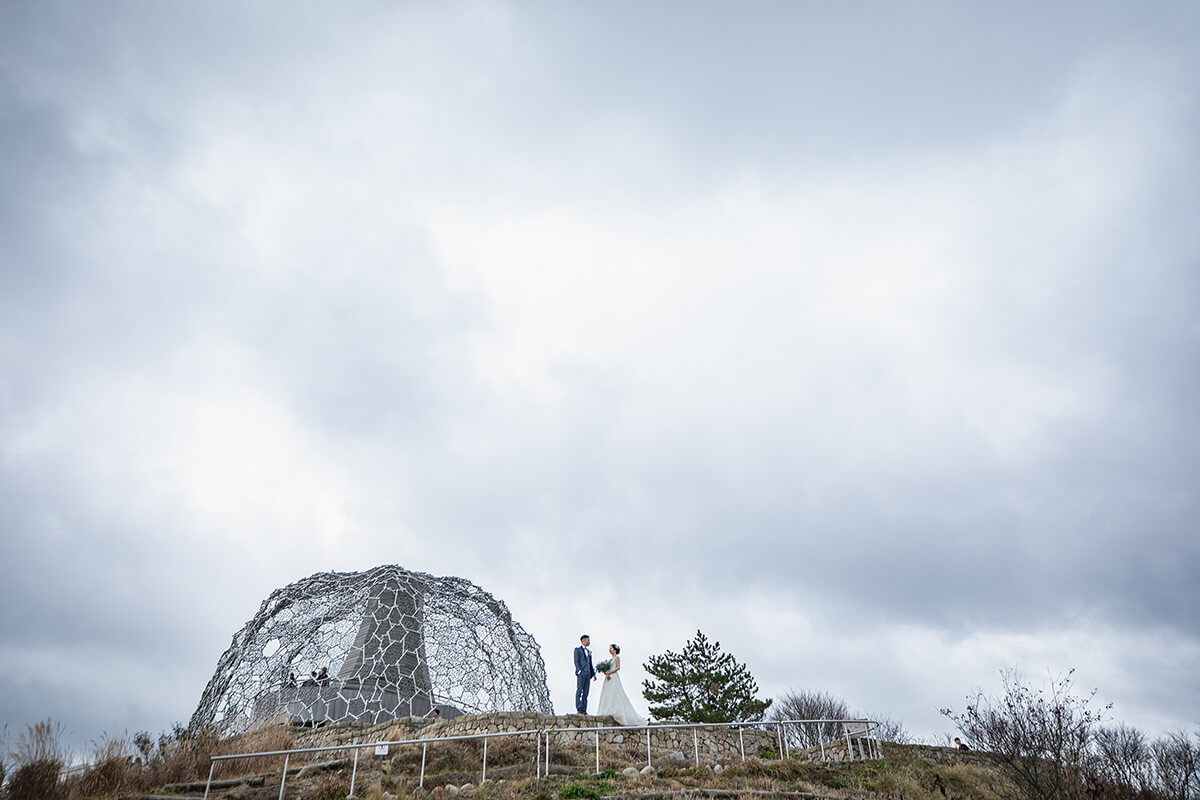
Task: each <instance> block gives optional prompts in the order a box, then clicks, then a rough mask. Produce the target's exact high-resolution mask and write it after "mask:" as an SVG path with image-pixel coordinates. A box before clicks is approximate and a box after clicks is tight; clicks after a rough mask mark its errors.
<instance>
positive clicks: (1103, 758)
mask: <svg viewBox="0 0 1200 800" xmlns="http://www.w3.org/2000/svg"><path fill="white" fill-rule="evenodd" d="M1092 776H1093V779H1094V780H1095V782H1096V783H1097V785H1098V786H1099V787H1102V788H1103V790H1104V791H1105V793H1106V796H1109V797H1112V798H1113V800H1124V798H1137V797H1141V796H1143V795H1145V794H1147V793H1149V792H1150V791H1151V789H1152V788H1153V786H1154V774H1153V770H1152V765H1151V759H1150V744H1149V742H1148V741H1147V740H1146V736H1145V734H1143V733H1142V732H1141V731H1139V730H1138V729H1137V728H1134V727H1131V726H1129V725H1125V724H1124V723H1119V724H1117V725H1114V726H1112V727H1107V728H1100V729H1099V730H1097V731H1096V735H1095V754H1094V758H1093V759H1092Z"/></svg>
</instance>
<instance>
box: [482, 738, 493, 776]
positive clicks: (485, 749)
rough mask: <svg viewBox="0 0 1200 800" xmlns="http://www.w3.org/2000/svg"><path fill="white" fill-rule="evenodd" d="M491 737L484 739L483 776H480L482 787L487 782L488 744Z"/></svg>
mask: <svg viewBox="0 0 1200 800" xmlns="http://www.w3.org/2000/svg"><path fill="white" fill-rule="evenodd" d="M489 738H491V737H488V736H485V737H483V774H482V775H480V776H479V784H480V785H481V786H482V785H483V784H484V783H486V782H487V743H488V739H489Z"/></svg>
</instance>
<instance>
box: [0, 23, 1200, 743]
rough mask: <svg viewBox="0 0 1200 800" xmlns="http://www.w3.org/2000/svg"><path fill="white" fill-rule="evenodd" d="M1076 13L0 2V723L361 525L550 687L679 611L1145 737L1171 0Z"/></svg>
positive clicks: (215, 642) (131, 695) (1157, 507)
mask: <svg viewBox="0 0 1200 800" xmlns="http://www.w3.org/2000/svg"><path fill="white" fill-rule="evenodd" d="M1084 10H1085V9H1081V8H1071V7H1066V6H1063V7H1058V8H1055V9H1049V10H1047V9H1037V10H1034V9H1033V8H1028V9H1015V10H1013V9H1009V8H1006V11H1005V12H1004V14H999V13H997V14H991V12H988V11H986V10H983V11H981V10H979V9H973V10H970V11H967V10H964V9H959V8H953V9H951V8H938V7H936V6H931V5H921V6H912V7H910V8H908V9H902V10H897V9H891V10H885V11H879V12H878V14H875V15H872V16H871V18H861V19H860V18H858V17H852V14H853V13H857V12H851V11H849V10H848V9H843V8H836V9H834V8H822V9H819V10H818V9H812V8H806V7H802V6H792V5H788V6H780V7H777V8H773V9H766V10H763V11H762V13H760V14H757V15H753V16H751V15H730V14H729V13H728V11H727V10H723V9H720V8H719V7H715V6H714V7H700V8H696V7H694V6H689V7H688V8H687V9H680V8H672V7H671V6H669V5H667V6H656V7H655V8H654V9H651V10H646V9H635V8H633V7H630V8H620V7H607V8H605V9H604V10H603V11H600V10H597V9H584V8H570V7H564V6H561V5H557V4H554V5H551V4H547V5H545V6H541V7H537V6H518V7H514V8H505V7H503V6H492V7H486V8H484V7H479V6H472V5H470V4H463V5H459V6H451V7H444V8H442V9H439V10H437V11H424V10H421V9H412V8H405V9H393V8H390V7H387V6H374V5H371V4H364V5H362V6H360V7H358V8H356V9H354V10H352V11H343V12H341V15H340V17H339V18H338V19H336V20H334V19H330V18H329V17H328V11H327V9H324V8H322V7H320V6H308V7H305V6H301V7H298V8H297V7H294V6H290V7H289V9H287V13H282V12H281V10H280V9H272V8H270V7H267V6H261V7H258V8H255V9H245V8H242V7H241V6H238V5H236V4H235V5H231V6H229V7H227V8H224V9H217V8H214V7H212V6H204V7H200V6H196V7H182V6H171V7H166V6H164V7H152V8H147V7H135V6H133V5H127V6H117V7H108V8H105V9H102V10H101V9H80V8H78V7H74V6H69V5H66V4H63V5H54V4H41V5H39V6H37V7H36V8H35V7H32V6H29V7H5V9H4V10H3V11H0V143H2V145H3V146H2V147H0V171H2V172H3V174H4V175H5V180H4V181H3V182H0V243H2V246H0V533H2V536H3V547H4V556H5V557H4V558H3V559H2V560H0V591H3V595H2V596H0V632H2V636H0V643H2V644H0V647H2V649H3V653H2V655H3V660H4V662H5V663H6V664H9V665H12V666H11V667H10V668H9V669H8V671H7V673H6V675H5V677H4V681H5V685H4V686H2V687H0V698H3V699H0V719H2V720H3V721H5V722H8V723H10V726H16V727H19V726H20V725H21V724H23V723H26V722H31V721H34V720H37V719H40V718H43V717H45V716H46V715H52V716H55V717H57V718H61V719H63V720H64V721H65V722H66V723H67V724H68V727H69V728H70V729H71V730H72V732H73V734H72V735H73V736H74V737H75V741H76V742H78V743H82V742H84V741H86V740H88V739H91V738H94V737H95V736H97V735H98V733H99V731H100V730H109V731H110V732H111V731H117V730H120V729H124V728H128V729H130V730H134V729H138V728H151V729H156V728H162V727H165V726H167V725H169V724H170V722H172V721H174V720H182V719H185V718H186V717H187V716H188V715H189V714H190V712H191V710H192V707H193V706H194V703H195V702H196V700H197V699H198V697H199V692H200V690H201V688H202V687H203V684H204V681H205V680H206V679H207V677H208V673H209V671H210V670H211V669H212V667H213V665H214V664H215V661H216V658H217V656H218V655H219V654H220V652H221V651H222V650H223V649H224V648H225V647H226V646H227V645H228V640H229V636H230V635H231V634H232V633H233V632H234V631H235V630H237V629H238V628H239V627H240V626H241V624H242V623H243V622H244V621H245V620H246V619H248V618H249V617H250V615H251V614H252V613H253V611H254V609H255V608H257V605H258V603H259V602H260V601H261V600H262V598H264V597H265V596H266V595H267V594H268V593H269V592H270V590H271V589H272V588H274V587H275V586H279V585H283V584H285V583H288V582H290V581H292V580H295V579H297V578H299V577H302V576H304V575H307V574H310V573H312V572H315V571H318V570H324V569H363V568H366V567H369V566H372V565H374V564H377V563H387V562H398V563H401V564H404V565H405V566H407V567H409V568H413V569H423V570H427V571H431V572H435V573H439V574H442V573H454V574H462V575H464V576H466V577H469V578H471V579H472V580H475V581H477V582H478V583H480V584H481V585H483V586H484V587H485V588H488V589H489V590H491V591H494V592H495V593H497V594H498V595H499V596H501V597H504V598H506V599H507V600H508V601H509V603H510V605H511V606H512V608H513V612H514V615H515V616H516V617H517V618H518V619H520V620H521V621H522V622H523V624H525V625H526V627H527V628H529V629H530V630H531V632H532V633H534V635H535V636H536V637H538V638H539V640H540V641H541V642H542V644H543V647H544V648H545V649H546V652H545V655H546V657H547V662H548V666H549V669H550V677H551V682H552V693H553V696H554V698H555V699H556V701H557V704H558V706H559V707H563V706H564V705H565V703H566V700H565V698H566V696H567V695H568V694H569V690H568V689H567V688H565V687H566V686H567V685H568V684H569V674H568V673H566V671H565V670H566V668H565V658H563V659H559V658H558V657H557V655H558V653H559V652H560V651H562V652H565V649H564V648H566V647H568V646H569V644H570V641H571V640H572V639H573V638H574V637H575V636H577V635H578V632H579V631H578V630H577V629H578V628H580V627H586V628H590V629H594V630H592V632H593V633H594V634H595V635H596V636H597V637H598V638H600V639H609V638H619V639H622V640H623V642H622V643H623V645H625V646H626V647H627V648H628V650H629V652H630V653H632V654H634V656H635V658H633V659H630V660H631V661H633V660H642V656H640V655H637V654H646V653H650V652H656V651H661V650H662V649H665V648H678V647H679V646H681V645H682V642H683V640H684V639H685V638H686V637H687V636H690V635H691V634H692V633H693V632H694V631H695V629H696V628H697V627H702V628H704V629H705V630H706V632H708V633H709V634H711V635H713V636H714V637H716V638H718V639H720V640H722V641H723V642H724V643H725V644H726V645H727V646H728V647H729V648H730V649H731V650H733V652H735V653H736V654H737V655H739V657H743V658H744V659H745V660H747V661H748V662H749V663H750V665H751V666H752V668H754V669H755V672H756V675H758V677H759V678H760V683H761V684H762V685H763V687H764V691H766V692H768V693H772V694H777V693H778V692H780V691H783V690H786V689H787V688H789V687H791V686H800V685H810V686H813V687H816V688H828V689H830V690H832V691H835V692H839V693H842V694H845V695H846V696H847V697H848V699H849V700H850V702H851V705H854V706H860V707H863V708H869V709H871V710H872V711H875V712H882V713H889V714H892V715H895V716H902V717H905V718H906V719H907V720H909V721H910V724H912V725H914V726H915V727H916V728H917V730H918V732H920V733H923V734H932V733H934V732H936V731H938V730H940V726H941V722H940V720H938V718H937V715H936V708H937V706H938V705H941V704H946V703H952V702H953V701H954V700H955V699H957V697H958V696H960V695H964V694H966V693H967V692H968V691H969V690H970V689H971V688H973V687H974V686H975V685H978V684H984V683H987V682H989V681H992V680H993V677H994V674H995V670H996V669H997V668H998V667H999V666H1002V665H1004V664H1006V663H1012V664H1015V665H1017V666H1022V667H1024V668H1025V669H1027V671H1029V672H1031V673H1038V672H1040V671H1041V670H1043V669H1045V668H1051V669H1066V668H1069V667H1071V666H1078V667H1080V671H1081V673H1082V674H1084V675H1085V676H1086V675H1087V674H1088V673H1091V674H1092V675H1094V676H1095V678H1096V682H1097V684H1101V683H1102V682H1103V681H1108V682H1109V684H1108V685H1107V686H1105V685H1102V687H1101V688H1102V689H1105V690H1106V691H1108V692H1109V693H1110V694H1111V695H1113V698H1112V699H1114V700H1115V701H1116V702H1117V704H1118V705H1117V709H1118V714H1119V715H1120V716H1123V717H1125V718H1128V719H1130V720H1133V721H1135V722H1137V723H1139V724H1143V725H1151V726H1158V727H1166V726H1170V725H1178V724H1187V723H1188V722H1189V721H1190V720H1189V719H1187V717H1186V713H1187V712H1186V708H1187V704H1186V703H1183V704H1180V703H1179V702H1178V700H1179V698H1195V697H1196V695H1197V692H1198V691H1200V688H1198V686H1197V683H1196V681H1195V680H1194V678H1193V677H1192V676H1191V675H1189V674H1187V673H1186V671H1179V670H1177V669H1175V668H1174V667H1173V665H1175V664H1177V663H1178V662H1179V657H1178V654H1179V653H1181V652H1191V651H1193V650H1195V649H1196V648H1197V646H1198V634H1200V630H1198V629H1197V627H1196V622H1195V620H1194V618H1193V615H1190V614H1189V613H1188V612H1189V610H1190V609H1191V608H1193V607H1194V606H1195V605H1196V604H1197V601H1198V600H1200V598H1198V597H1197V596H1196V594H1197V590H1196V588H1195V581H1194V580H1192V579H1191V576H1192V575H1193V574H1194V573H1195V571H1196V570H1197V568H1198V567H1200V545H1197V544H1196V542H1195V541H1194V540H1195V537H1194V536H1192V535H1190V529H1191V528H1192V527H1194V526H1192V525H1191V520H1193V519H1194V518H1195V516H1196V512H1197V510H1198V509H1197V508H1196V499H1195V492H1194V491H1193V489H1192V486H1193V484H1194V483H1195V475H1196V474H1197V471H1198V467H1200V464H1198V462H1197V455H1196V454H1197V452H1200V448H1198V447H1197V444H1198V442H1197V438H1198V430H1197V425H1196V423H1195V421H1194V420H1193V417H1194V413H1193V411H1192V409H1194V408H1195V407H1196V405H1197V400H1198V399H1200V398H1198V397H1197V394H1198V389H1200V386H1198V379H1200V375H1198V373H1197V370H1196V367H1195V364H1196V363H1197V361H1196V353H1197V345H1198V342H1197V332H1196V328H1195V324H1194V319H1195V318H1196V316H1197V311H1198V309H1197V307H1196V305H1197V298H1200V291H1197V290H1198V289H1200V287H1198V286H1197V277H1196V271H1195V269H1194V265H1195V262H1196V258H1197V246H1196V242H1195V237H1194V235H1193V234H1192V232H1191V227H1192V220H1193V219H1194V218H1195V216H1196V210H1197V207H1198V206H1200V198H1198V197H1197V192H1196V189H1195V187H1196V186H1197V185H1200V183H1198V182H1197V180H1196V177H1197V163H1196V159H1195V156H1194V155H1193V150H1194V146H1193V145H1192V142H1194V141H1195V139H1196V130H1197V127H1198V124H1197V123H1198V119H1197V105H1196V83H1195V78H1194V77H1193V76H1194V75H1195V74H1200V73H1198V71H1197V70H1196V64H1195V61H1196V58H1195V55H1194V53H1193V52H1192V48H1191V40H1192V39H1194V35H1193V34H1194V31H1195V29H1196V25H1195V23H1196V21H1197V20H1196V11H1195V10H1194V9H1193V8H1192V7H1190V6H1188V5H1183V4H1180V5H1178V6H1172V5H1169V4H1167V5H1161V6H1157V7H1156V8H1155V9H1153V10H1146V9H1138V10H1137V11H1136V12H1135V11H1133V10H1131V9H1129V8H1125V7H1123V6H1120V5H1111V6H1104V7H1095V6H1094V5H1093V6H1089V7H1088V8H1087V9H1086V11H1087V13H1083V11H1084ZM581 585H582V586H583V587H585V589H584V591H582V592H581V591H580V587H581ZM1132 653H1136V657H1135V656H1134V655H1131V654H1132ZM559 661H562V662H563V663H561V664H560V663H559ZM797 665H800V666H799V667H798V666H797ZM636 669H637V668H636V665H635V666H634V667H633V668H631V672H634V673H635V674H633V675H631V678H636V677H637V676H636ZM114 675H117V676H122V680H120V681H116V682H114V680H113V676H114ZM1146 675H1156V676H1159V681H1160V683H1156V684H1154V685H1151V684H1148V683H1146V679H1145V677H1144V676H1146ZM1085 679H1086V678H1085ZM1168 684H1169V685H1168ZM1164 685H1165V686H1166V688H1164ZM121 687H128V688H121ZM946 692H949V696H946ZM85 701H86V702H85ZM1180 708H1184V709H1185V710H1184V711H1182V712H1181V711H1180V710H1179V709H1180Z"/></svg>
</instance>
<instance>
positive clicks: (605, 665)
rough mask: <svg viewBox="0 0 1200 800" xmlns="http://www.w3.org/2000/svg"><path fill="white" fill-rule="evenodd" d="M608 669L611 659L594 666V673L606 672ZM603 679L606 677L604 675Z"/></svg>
mask: <svg viewBox="0 0 1200 800" xmlns="http://www.w3.org/2000/svg"><path fill="white" fill-rule="evenodd" d="M610 669H612V659H608V660H605V661H601V662H600V663H599V664H597V665H596V672H608V671H609V670H610ZM605 677H606V678H607V677H608V676H607V675H606V676H605Z"/></svg>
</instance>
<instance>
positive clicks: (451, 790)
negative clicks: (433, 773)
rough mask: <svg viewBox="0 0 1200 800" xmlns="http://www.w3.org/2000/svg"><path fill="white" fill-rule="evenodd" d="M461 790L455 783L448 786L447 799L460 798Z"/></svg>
mask: <svg viewBox="0 0 1200 800" xmlns="http://www.w3.org/2000/svg"><path fill="white" fill-rule="evenodd" d="M458 793H459V788H458V787H457V786H455V785H454V784H453V783H447V784H446V797H458Z"/></svg>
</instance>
